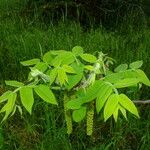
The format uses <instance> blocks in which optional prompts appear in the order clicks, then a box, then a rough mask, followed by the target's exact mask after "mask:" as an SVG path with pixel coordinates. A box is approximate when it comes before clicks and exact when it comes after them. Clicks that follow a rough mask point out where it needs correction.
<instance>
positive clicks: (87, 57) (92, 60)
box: [80, 54, 97, 63]
mask: <svg viewBox="0 0 150 150" xmlns="http://www.w3.org/2000/svg"><path fill="white" fill-rule="evenodd" d="M80 57H81V58H82V59H83V60H84V61H86V62H89V63H95V62H96V60H97V59H96V57H95V56H94V55H91V54H81V55H80Z"/></svg>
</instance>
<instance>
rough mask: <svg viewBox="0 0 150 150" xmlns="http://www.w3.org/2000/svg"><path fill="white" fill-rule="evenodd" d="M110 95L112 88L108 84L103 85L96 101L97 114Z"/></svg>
mask: <svg viewBox="0 0 150 150" xmlns="http://www.w3.org/2000/svg"><path fill="white" fill-rule="evenodd" d="M111 93H112V87H111V86H110V85H108V84H104V85H102V86H101V88H100V90H99V92H98V95H97V99H96V111H97V113H99V112H100V111H101V109H102V108H103V106H104V104H105V102H106V101H107V99H108V97H109V96H110V94H111Z"/></svg>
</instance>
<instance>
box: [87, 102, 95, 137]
mask: <svg viewBox="0 0 150 150" xmlns="http://www.w3.org/2000/svg"><path fill="white" fill-rule="evenodd" d="M93 119H94V103H91V105H90V108H89V110H88V111H87V120H86V133H87V135H89V136H91V135H92V133H93Z"/></svg>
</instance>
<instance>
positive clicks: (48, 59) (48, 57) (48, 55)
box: [43, 51, 54, 64]
mask: <svg viewBox="0 0 150 150" xmlns="http://www.w3.org/2000/svg"><path fill="white" fill-rule="evenodd" d="M53 57H54V56H53V55H52V53H51V51H49V52H47V53H45V54H44V56H43V61H44V62H46V63H48V64H51V62H52V60H53Z"/></svg>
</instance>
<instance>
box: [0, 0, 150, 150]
mask: <svg viewBox="0 0 150 150" xmlns="http://www.w3.org/2000/svg"><path fill="white" fill-rule="evenodd" d="M149 5H150V2H149V0H143V1H141V0H101V1H99V0H94V1H93V0H88V1H84V0H76V1H73V0H70V1H69V0H66V1H59V0H28V1H27V0H22V1H19V0H1V1H0V84H1V88H0V89H1V90H0V94H2V93H3V91H5V90H6V89H7V88H8V87H5V84H4V80H8V79H16V80H20V81H24V80H25V79H26V76H27V71H28V70H27V69H26V68H24V67H22V66H21V65H20V63H19V61H21V60H26V59H30V58H34V57H40V56H41V55H42V54H43V53H45V52H46V51H49V50H53V49H66V50H71V48H72V47H73V46H75V45H80V46H82V47H83V48H84V50H85V51H87V52H90V53H94V52H95V51H103V52H104V53H107V54H109V55H110V56H111V57H114V58H115V59H116V60H117V64H119V63H126V62H127V63H129V62H132V61H134V60H141V59H143V60H144V66H143V70H144V71H145V72H146V73H147V75H148V76H149V77H150V71H149V64H150V50H149V49H150V38H149V37H150V28H149V24H150V22H149V20H150V19H149V14H150V12H149V10H150V9H149V8H150V7H149ZM117 64H116V65H117ZM149 93H150V89H148V88H145V87H143V88H142V90H141V91H140V92H139V93H138V94H135V93H128V94H129V95H130V97H131V98H132V99H148V98H150V95H149ZM138 108H139V112H140V116H141V119H140V120H137V119H135V118H133V117H131V116H129V121H125V120H124V119H123V118H120V120H119V121H118V123H117V124H114V121H113V120H109V121H107V122H106V123H103V122H101V121H97V123H96V124H95V131H94V136H93V137H92V138H91V137H88V136H86V135H85V132H84V130H85V127H83V126H82V124H81V125H80V126H77V125H76V124H75V125H74V128H75V131H74V133H73V135H71V136H70V137H68V136H67V134H66V128H65V122H64V119H63V118H64V116H63V108H62V106H59V108H52V107H51V106H50V105H47V104H45V103H43V102H41V101H40V100H39V99H37V102H36V105H35V106H34V110H33V115H32V116H29V114H27V113H26V111H24V114H23V117H22V118H20V117H19V115H17V114H16V115H15V117H12V118H10V119H9V121H7V122H5V123H4V124H2V125H1V126H0V149H2V150H6V149H8V150H26V149H30V150H32V149H33V150H35V149H38V150H53V149H55V150H59V149H60V150H71V149H72V150H82V149H88V150H109V149H111V150H116V149H120V150H122V149H123V150H148V149H149V147H150V121H149V120H150V111H149V105H146V106H138ZM58 110H59V111H58Z"/></svg>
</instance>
